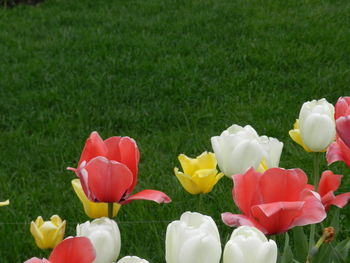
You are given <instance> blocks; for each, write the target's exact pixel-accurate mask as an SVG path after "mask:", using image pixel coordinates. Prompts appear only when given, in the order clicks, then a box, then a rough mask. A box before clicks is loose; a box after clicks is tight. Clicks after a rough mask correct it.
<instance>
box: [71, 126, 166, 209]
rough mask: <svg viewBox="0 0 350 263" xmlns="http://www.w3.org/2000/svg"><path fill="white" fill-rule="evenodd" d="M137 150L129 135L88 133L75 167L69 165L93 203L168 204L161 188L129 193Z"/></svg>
mask: <svg viewBox="0 0 350 263" xmlns="http://www.w3.org/2000/svg"><path fill="white" fill-rule="evenodd" d="M139 156H140V154H139V150H138V148H137V145H136V142H135V141H134V140H133V139H131V138H129V137H110V138H108V139H107V140H104V141H103V140H102V139H101V137H100V136H99V135H98V133H97V132H93V133H91V135H90V137H89V139H88V140H87V141H86V144H85V147H84V149H83V152H82V154H81V157H80V160H79V163H78V168H76V169H75V168H70V167H68V169H69V170H73V171H74V172H75V173H76V175H77V176H78V177H79V179H80V182H81V185H82V188H83V190H84V193H85V195H86V196H87V197H88V199H89V200H91V201H93V202H104V203H119V204H127V203H130V202H132V201H134V200H139V199H143V200H152V201H155V202H157V203H163V202H165V203H168V202H170V201H171V199H170V198H169V197H168V196H167V195H166V194H164V193H163V192H160V191H155V190H143V191H141V192H139V193H136V194H134V195H130V194H131V193H132V191H133V190H134V187H135V185H136V182H137V171H138V162H139Z"/></svg>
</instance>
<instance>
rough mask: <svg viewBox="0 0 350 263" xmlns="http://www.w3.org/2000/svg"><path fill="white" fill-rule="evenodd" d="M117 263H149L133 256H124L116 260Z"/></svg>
mask: <svg viewBox="0 0 350 263" xmlns="http://www.w3.org/2000/svg"><path fill="white" fill-rule="evenodd" d="M117 263H149V262H148V261H147V260H145V259H142V258H139V257H135V256H126V257H123V258H121V259H119V260H118V262H117Z"/></svg>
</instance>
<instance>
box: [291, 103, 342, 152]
mask: <svg viewBox="0 0 350 263" xmlns="http://www.w3.org/2000/svg"><path fill="white" fill-rule="evenodd" d="M289 135H290V136H291V138H292V139H293V140H294V141H295V142H296V143H298V144H300V145H301V146H302V147H303V148H304V150H305V151H308V152H324V151H326V150H327V148H328V146H329V145H330V144H331V143H332V142H333V141H334V139H335V121H334V107H333V105H332V104H330V103H329V102H327V100H326V99H320V100H313V101H308V102H305V103H304V104H303V106H302V107H301V110H300V113H299V119H298V120H297V121H296V123H295V124H294V129H293V130H291V131H289Z"/></svg>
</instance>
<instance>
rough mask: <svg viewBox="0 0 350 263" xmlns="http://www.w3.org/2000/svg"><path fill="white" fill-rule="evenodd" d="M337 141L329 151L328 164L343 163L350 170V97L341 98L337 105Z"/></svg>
mask: <svg viewBox="0 0 350 263" xmlns="http://www.w3.org/2000/svg"><path fill="white" fill-rule="evenodd" d="M334 115H335V119H336V129H337V137H336V138H337V139H336V141H335V142H333V143H332V144H331V145H330V146H329V148H328V150H327V155H326V157H327V162H328V164H332V163H334V162H337V161H343V162H345V163H346V165H347V166H348V167H349V168H350V97H340V98H339V99H338V101H337V103H336V105H335V114H334Z"/></svg>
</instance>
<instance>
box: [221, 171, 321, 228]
mask: <svg viewBox="0 0 350 263" xmlns="http://www.w3.org/2000/svg"><path fill="white" fill-rule="evenodd" d="M232 178H233V181H234V187H233V189H232V195H233V200H234V202H235V204H236V205H237V206H238V208H239V209H240V210H241V211H242V213H243V214H232V213H229V212H227V213H223V214H222V215H221V216H222V220H223V221H224V223H225V224H226V225H228V226H244V225H245V226H254V227H256V228H258V229H260V230H261V231H262V232H264V233H265V234H279V233H283V232H286V231H287V230H289V229H291V228H293V227H295V226H304V225H308V224H314V223H318V222H321V221H322V220H323V219H324V218H325V217H326V212H325V209H324V207H323V205H322V203H321V200H320V197H319V195H318V194H317V193H316V192H314V191H312V190H310V189H309V186H308V185H307V176H306V174H305V173H304V172H303V171H302V170H301V169H290V170H285V169H282V168H271V169H268V170H266V171H265V172H264V173H263V174H261V173H259V172H256V171H254V169H252V168H250V169H249V170H248V171H246V172H245V173H244V174H236V175H233V176H232Z"/></svg>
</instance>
